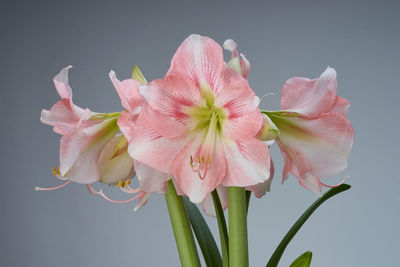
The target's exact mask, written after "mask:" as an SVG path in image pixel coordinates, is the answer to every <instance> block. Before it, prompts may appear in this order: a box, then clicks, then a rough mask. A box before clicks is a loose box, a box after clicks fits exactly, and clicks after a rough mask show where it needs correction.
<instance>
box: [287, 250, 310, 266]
mask: <svg viewBox="0 0 400 267" xmlns="http://www.w3.org/2000/svg"><path fill="white" fill-rule="evenodd" d="M311 258H312V252H311V251H307V252H305V253H304V254H302V255H301V256H300V257H298V258H297V259H296V260H295V261H294V262H292V264H290V266H289V267H310V264H311Z"/></svg>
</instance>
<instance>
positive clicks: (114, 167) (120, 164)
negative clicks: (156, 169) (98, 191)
mask: <svg viewBox="0 0 400 267" xmlns="http://www.w3.org/2000/svg"><path fill="white" fill-rule="evenodd" d="M121 138H124V137H123V136H122V135H121V134H117V135H115V136H114V137H113V138H112V139H111V140H110V142H108V143H107V145H106V146H105V147H104V148H103V149H102V151H101V154H100V158H99V163H98V165H99V168H100V180H99V181H100V182H102V183H105V184H110V185H114V184H117V183H118V181H120V180H125V179H128V178H132V177H134V176H135V170H134V168H133V159H132V158H131V157H130V156H129V154H128V151H127V150H122V153H117V154H116V155H115V149H116V146H117V145H118V144H119V143H120V141H121ZM125 149H126V147H125Z"/></svg>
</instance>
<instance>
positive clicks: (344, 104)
mask: <svg viewBox="0 0 400 267" xmlns="http://www.w3.org/2000/svg"><path fill="white" fill-rule="evenodd" d="M349 107H350V102H349V101H348V100H347V99H346V98H342V97H340V96H337V97H336V99H335V103H333V107H332V109H331V110H330V112H331V113H339V114H342V115H343V116H347V110H348V109H349Z"/></svg>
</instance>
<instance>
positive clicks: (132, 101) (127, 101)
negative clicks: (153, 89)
mask: <svg viewBox="0 0 400 267" xmlns="http://www.w3.org/2000/svg"><path fill="white" fill-rule="evenodd" d="M109 76H110V79H111V82H112V83H113V85H114V87H115V89H116V90H117V93H118V95H119V97H120V98H121V103H122V106H123V107H124V108H126V109H127V110H128V111H131V110H134V109H136V108H137V107H140V106H141V105H142V97H141V95H140V92H139V89H140V86H141V84H140V83H139V82H138V81H136V80H133V79H126V80H123V81H119V80H118V79H117V77H116V75H115V72H114V71H110V74H109Z"/></svg>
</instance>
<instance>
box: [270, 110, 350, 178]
mask: <svg viewBox="0 0 400 267" xmlns="http://www.w3.org/2000/svg"><path fill="white" fill-rule="evenodd" d="M270 118H271V120H272V121H273V122H274V123H275V124H276V125H277V126H278V128H279V130H280V133H281V134H280V136H279V138H278V139H277V143H278V145H279V147H280V148H281V150H282V152H283V153H285V154H286V155H285V157H286V159H285V167H284V171H283V177H284V178H285V176H286V175H287V173H292V174H293V175H294V176H296V177H297V178H299V179H306V177H309V176H313V177H317V178H319V179H321V178H328V177H332V176H335V175H337V174H339V173H340V172H342V171H343V170H344V169H345V168H346V167H347V160H348V157H349V153H350V150H351V148H352V146H353V143H354V132H353V128H352V126H351V124H350V122H349V121H348V120H347V119H346V118H345V117H344V116H342V115H340V114H338V113H324V114H322V115H321V116H319V117H318V118H316V119H309V118H304V117H293V116H292V117H290V116H289V117H284V116H281V117H279V116H275V115H272V116H270ZM288 159H290V161H288ZM307 179H309V178H307Z"/></svg>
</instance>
